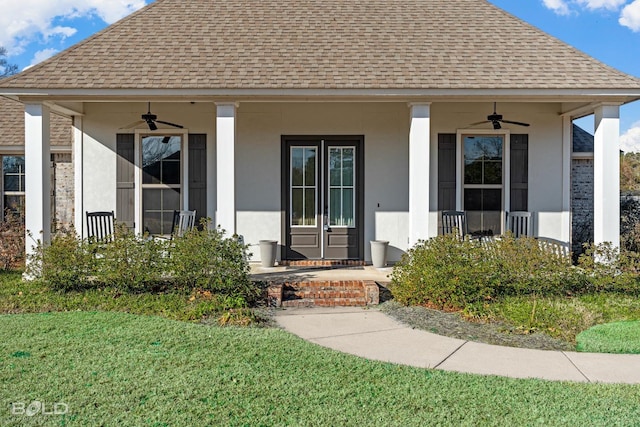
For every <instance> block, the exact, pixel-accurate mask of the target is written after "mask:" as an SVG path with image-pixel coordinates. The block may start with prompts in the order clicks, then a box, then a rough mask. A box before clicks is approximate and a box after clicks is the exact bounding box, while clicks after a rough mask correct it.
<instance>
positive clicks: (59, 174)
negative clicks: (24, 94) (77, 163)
mask: <svg viewBox="0 0 640 427" xmlns="http://www.w3.org/2000/svg"><path fill="white" fill-rule="evenodd" d="M71 124H72V122H71V119H70V118H69V117H65V116H61V115H59V114H56V113H53V114H51V137H50V147H51V148H50V162H51V163H50V168H51V175H50V183H51V186H50V199H51V217H52V223H53V224H52V225H53V226H59V227H68V226H70V225H72V224H73V221H74V208H75V197H74V179H73V169H74V168H73V162H72V155H71V154H72V150H71V149H72V139H71ZM0 135H2V143H1V144H0V212H6V211H7V210H8V211H12V210H16V209H23V208H24V202H25V184H26V179H25V178H26V170H25V150H24V135H25V133H24V105H23V104H22V103H20V102H18V101H14V100H11V99H9V98H5V97H0ZM1 217H2V215H0V218H1Z"/></svg>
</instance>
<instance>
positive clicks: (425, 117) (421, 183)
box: [409, 103, 431, 246]
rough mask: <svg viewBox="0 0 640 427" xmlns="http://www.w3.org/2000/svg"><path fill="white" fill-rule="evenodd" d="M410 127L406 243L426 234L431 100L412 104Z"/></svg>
mask: <svg viewBox="0 0 640 427" xmlns="http://www.w3.org/2000/svg"><path fill="white" fill-rule="evenodd" d="M410 126H411V127H410V129H409V246H413V245H415V244H416V242H417V241H418V240H421V239H427V238H428V237H429V174H430V168H429V150H430V146H431V133H430V132H431V104H430V103H424V104H412V105H411V125H410Z"/></svg>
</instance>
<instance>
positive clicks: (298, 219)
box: [291, 188, 304, 225]
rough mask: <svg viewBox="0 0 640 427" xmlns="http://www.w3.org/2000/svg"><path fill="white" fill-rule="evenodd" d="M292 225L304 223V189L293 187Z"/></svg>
mask: <svg viewBox="0 0 640 427" xmlns="http://www.w3.org/2000/svg"><path fill="white" fill-rule="evenodd" d="M291 225H304V189H302V188H292V189H291Z"/></svg>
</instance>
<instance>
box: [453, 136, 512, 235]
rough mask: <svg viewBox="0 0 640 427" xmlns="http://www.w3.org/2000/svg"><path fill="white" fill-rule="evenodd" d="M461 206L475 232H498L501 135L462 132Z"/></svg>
mask: <svg viewBox="0 0 640 427" xmlns="http://www.w3.org/2000/svg"><path fill="white" fill-rule="evenodd" d="M462 148H463V150H464V151H463V153H464V162H463V204H464V206H463V209H464V210H465V211H467V227H468V229H469V232H470V233H472V234H476V235H495V234H501V233H502V210H503V209H502V207H503V205H504V203H503V190H504V173H503V169H504V161H503V160H504V136H503V135H463V136H462Z"/></svg>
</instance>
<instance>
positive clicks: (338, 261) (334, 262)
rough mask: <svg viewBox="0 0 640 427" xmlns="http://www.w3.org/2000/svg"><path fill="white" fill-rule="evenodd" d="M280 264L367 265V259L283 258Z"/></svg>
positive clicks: (299, 265)
mask: <svg viewBox="0 0 640 427" xmlns="http://www.w3.org/2000/svg"><path fill="white" fill-rule="evenodd" d="M278 265H284V266H289V267H333V266H342V267H344V266H350V267H361V266H364V265H367V263H366V262H365V261H362V260H357V259H320V260H309V259H304V260H282V261H279V262H278Z"/></svg>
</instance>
